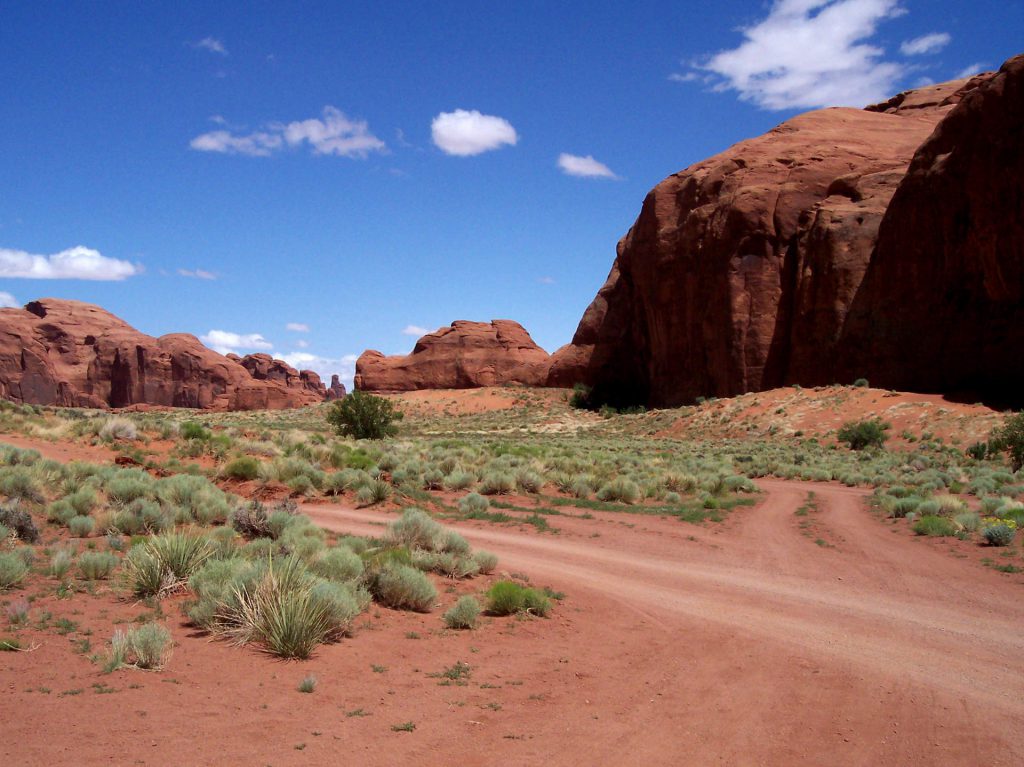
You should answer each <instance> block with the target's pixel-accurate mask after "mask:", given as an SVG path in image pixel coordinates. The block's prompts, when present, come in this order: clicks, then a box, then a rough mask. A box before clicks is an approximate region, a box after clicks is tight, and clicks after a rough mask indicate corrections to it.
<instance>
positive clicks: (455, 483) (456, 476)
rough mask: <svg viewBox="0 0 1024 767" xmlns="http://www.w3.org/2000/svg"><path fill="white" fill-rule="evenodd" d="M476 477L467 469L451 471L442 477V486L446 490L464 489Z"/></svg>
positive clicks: (469, 485) (470, 484) (470, 485)
mask: <svg viewBox="0 0 1024 767" xmlns="http://www.w3.org/2000/svg"><path fill="white" fill-rule="evenodd" d="M475 481H476V477H474V476H473V475H472V474H470V473H469V472H468V471H452V472H451V473H450V474H449V475H448V476H446V477H445V478H444V486H445V487H446V488H447V489H448V490H465V489H466V488H468V487H472V486H473V483H474V482H475Z"/></svg>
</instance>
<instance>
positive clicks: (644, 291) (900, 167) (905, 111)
mask: <svg viewBox="0 0 1024 767" xmlns="http://www.w3.org/2000/svg"><path fill="white" fill-rule="evenodd" d="M990 79H991V75H986V76H979V77H975V78H971V79H969V80H960V81H956V82H952V83H945V84H942V85H937V86H930V87H928V88H926V89H921V90H918V91H911V92H908V93H905V94H901V95H900V96H897V97H895V98H893V99H891V100H890V101H888V102H886V103H884V104H880V105H876V106H874V107H869V108H868V109H865V110H858V109H845V108H835V109H824V110H819V111H815V112H808V113H806V114H803V115H799V116H797V117H795V118H793V119H791V120H788V121H787V122H785V123H783V124H782V125H780V126H778V127H777V128H775V129H774V130H772V131H770V132H769V133H767V134H765V135H764V136H760V137H758V138H755V139H751V140H749V141H744V142H741V143H739V144H737V145H735V146H733V147H732V148H730V149H728V150H727V151H725V152H723V153H722V154H719V155H716V156H715V157H712V158H710V159H708V160H705V161H704V162H701V163H697V164H696V165H693V166H691V167H689V168H687V169H686V170H684V171H682V172H681V173H677V174H675V175H673V176H670V177H669V178H668V179H666V180H665V181H663V182H662V183H660V184H659V185H658V186H657V187H655V189H654V190H653V191H652V192H651V193H650V194H649V195H648V196H647V199H646V200H644V204H643V208H642V210H641V213H640V216H639V218H638V219H637V221H636V223H635V224H634V225H633V227H632V228H631V229H630V231H629V233H628V234H627V235H626V236H625V237H624V238H623V239H622V240H621V241H620V242H619V245H618V249H617V257H616V260H615V264H614V266H613V267H612V270H611V273H610V275H609V277H608V280H607V281H606V282H605V285H604V286H603V287H602V288H601V290H600V291H599V293H598V295H597V297H596V298H595V299H594V301H593V303H592V304H591V306H590V307H589V308H588V309H587V311H586V313H585V314H584V316H583V319H582V321H581V322H580V325H579V328H578V329H577V331H576V335H575V336H574V338H573V341H572V343H571V344H569V345H567V346H565V347H562V349H559V350H558V351H557V352H556V353H555V354H554V355H553V357H552V362H551V368H550V374H549V378H548V383H549V385H552V386H568V385H572V384H573V383H576V382H583V383H588V384H590V385H592V386H594V387H595V389H596V392H595V393H596V395H597V397H598V398H599V399H601V400H604V401H608V402H611V403H612V404H627V403H637V402H646V403H649V404H654V405H677V404H682V403H685V402H689V401H692V400H693V399H694V398H695V397H697V396H700V395H704V396H709V395H715V396H731V395H735V394H739V393H741V392H746V391H755V390H759V389H767V388H773V387H776V386H780V385H783V384H786V383H795V382H799V383H805V384H812V383H829V382H832V381H833V380H835V376H836V375H837V372H838V371H840V370H845V368H844V367H843V366H840V365H838V364H837V349H838V345H839V344H840V341H841V339H842V338H843V337H844V334H845V332H846V331H845V328H846V324H847V315H848V313H849V311H850V307H851V304H852V303H853V302H854V299H855V297H856V296H857V294H858V291H859V290H860V287H861V282H862V281H863V280H864V276H865V273H866V271H867V269H868V264H869V262H870V261H871V254H872V252H873V249H874V246H875V243H876V241H877V240H878V232H879V226H880V224H881V222H882V220H883V217H885V216H886V211H887V209H888V207H889V203H890V200H891V199H892V198H893V195H894V194H895V192H896V190H897V188H898V187H899V186H900V184H901V182H902V181H903V180H904V177H905V176H906V175H907V169H908V166H909V164H910V161H911V159H912V158H913V157H914V153H915V151H916V150H917V149H918V147H920V146H921V145H922V144H923V143H924V142H925V140H926V139H927V138H928V136H929V135H930V134H931V133H932V131H933V130H934V129H935V127H936V126H937V125H938V124H939V122H940V121H941V120H943V118H944V117H946V115H948V114H950V113H951V111H952V110H954V109H955V108H956V105H957V104H958V103H960V102H961V100H962V99H964V98H965V97H966V96H968V95H969V94H971V93H973V92H974V91H976V90H978V89H979V88H981V86H983V85H984V84H985V83H987V82H988V81H989V80H990ZM1018 136H1019V134H1018ZM865 372H866V371H862V372H859V373H858V375H862V374H865Z"/></svg>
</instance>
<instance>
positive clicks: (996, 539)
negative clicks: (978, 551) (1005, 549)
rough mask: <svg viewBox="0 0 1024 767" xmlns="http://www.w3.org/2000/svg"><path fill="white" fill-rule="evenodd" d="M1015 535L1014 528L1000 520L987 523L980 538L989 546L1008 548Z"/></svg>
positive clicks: (1015, 530)
mask: <svg viewBox="0 0 1024 767" xmlns="http://www.w3.org/2000/svg"><path fill="white" fill-rule="evenodd" d="M1016 535H1017V529H1016V527H1015V526H1014V525H1012V524H1011V523H1010V522H1005V521H1001V520H997V521H995V522H989V523H988V524H987V525H986V526H985V527H984V528H983V529H982V531H981V537H982V538H984V539H985V542H986V543H987V544H988V545H989V546H1009V545H1010V544H1011V543H1013V539H1014V538H1015V537H1016Z"/></svg>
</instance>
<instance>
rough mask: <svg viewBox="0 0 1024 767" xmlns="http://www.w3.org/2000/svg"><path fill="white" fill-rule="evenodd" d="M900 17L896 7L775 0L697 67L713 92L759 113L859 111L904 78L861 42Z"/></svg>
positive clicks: (895, 0) (873, 1) (849, 0)
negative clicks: (735, 96)
mask: <svg viewBox="0 0 1024 767" xmlns="http://www.w3.org/2000/svg"><path fill="white" fill-rule="evenodd" d="M903 13H904V10H903V9H902V8H901V6H900V3H899V0H775V2H774V4H773V5H772V7H771V11H770V12H769V14H768V16H767V18H765V19H763V20H762V21H760V22H759V23H757V24H755V25H753V26H750V27H746V28H745V29H743V30H742V32H743V36H744V38H745V39H744V41H743V42H742V43H741V44H740V45H739V46H738V47H736V48H734V49H732V50H726V51H721V52H719V53H717V54H715V55H714V56H712V57H711V58H710V59H709V60H708V61H707V62H706V63H705V64H703V65H702V66H700V67H698V68H699V69H700V70H703V71H705V72H710V73H711V74H712V75H714V76H715V77H714V87H715V89H716V90H735V91H737V92H739V94H740V98H742V99H743V100H745V101H750V102H753V103H754V104H757V105H758V106H760V107H762V108H764V109H794V108H812V107H823V106H837V105H844V106H863V105H864V104H868V103H871V102H874V101H879V100H881V99H883V98H886V97H888V96H890V95H891V94H892V93H893V91H895V90H896V87H895V86H896V83H897V81H898V80H899V79H900V77H901V76H902V75H903V74H904V73H905V68H904V66H903V65H901V64H897V63H895V62H891V61H885V60H884V58H883V56H884V53H885V51H884V50H883V49H882V48H880V47H878V46H876V45H872V44H869V43H868V42H866V41H867V40H868V39H869V38H871V37H872V36H873V35H874V34H875V30H876V28H877V26H878V24H879V23H880V22H883V21H886V20H888V19H892V18H895V17H897V16H901V15H903Z"/></svg>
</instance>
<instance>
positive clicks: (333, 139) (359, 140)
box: [189, 106, 387, 158]
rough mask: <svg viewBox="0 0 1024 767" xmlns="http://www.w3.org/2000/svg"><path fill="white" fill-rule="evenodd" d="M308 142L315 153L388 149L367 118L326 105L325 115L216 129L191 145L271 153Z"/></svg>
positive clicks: (351, 153) (232, 151)
mask: <svg viewBox="0 0 1024 767" xmlns="http://www.w3.org/2000/svg"><path fill="white" fill-rule="evenodd" d="M303 145H308V146H309V147H310V148H311V149H312V150H313V154H316V155H336V156H338V157H357V158H365V157H367V156H368V155H369V154H370V153H371V152H384V151H386V150H387V145H386V144H385V143H384V142H383V141H381V140H380V139H379V138H377V137H376V136H374V135H373V133H371V132H370V129H369V126H368V125H367V123H366V121H365V120H352V119H350V118H348V117H346V116H345V114H344V113H343V112H341V111H340V110H339V109H337V108H336V107H332V106H326V107H324V110H323V115H322V118H310V119H308V120H296V121H293V122H290V123H271V124H269V125H266V126H264V127H263V128H262V129H260V130H256V131H252V132H250V133H241V132H235V131H230V130H215V131H210V132H208V133H203V134H201V135H199V136H196V137H195V138H194V139H192V141H190V142H189V146H190V147H192V148H193V149H195V150H197V151H200V152H219V153H221V154H241V155H247V156H249V157H267V156H269V155H271V154H273V153H274V152H277V151H280V150H282V149H285V148H286V147H292V148H296V147H301V146H303Z"/></svg>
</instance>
